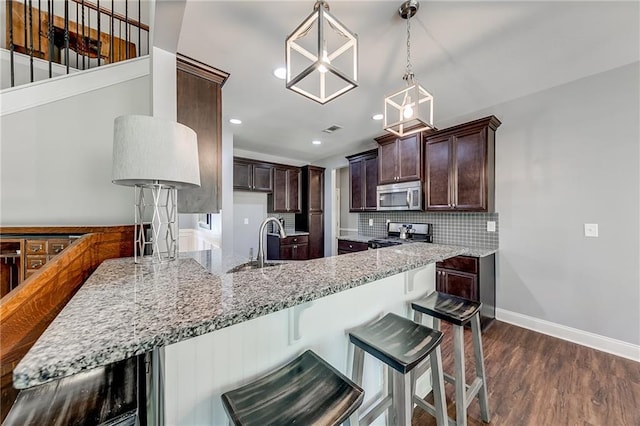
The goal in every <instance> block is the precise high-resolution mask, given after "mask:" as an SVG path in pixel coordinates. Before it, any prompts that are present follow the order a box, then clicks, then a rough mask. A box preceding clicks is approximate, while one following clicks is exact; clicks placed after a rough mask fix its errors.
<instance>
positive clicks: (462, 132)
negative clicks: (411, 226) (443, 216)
mask: <svg viewBox="0 0 640 426" xmlns="http://www.w3.org/2000/svg"><path fill="white" fill-rule="evenodd" d="M500 124H501V123H500V121H499V120H498V119H497V118H496V117H494V116H490V117H486V118H483V119H481V120H476V121H473V122H470V123H465V124H462V125H459V126H455V127H452V128H450V129H445V130H442V131H438V132H436V133H434V134H431V135H430V136H429V137H427V138H426V148H425V170H426V173H425V174H426V181H427V185H426V187H427V189H426V192H427V193H426V200H427V202H426V203H425V204H426V209H427V210H431V211H434V210H435V211H437V210H446V211H476V212H491V211H493V210H494V192H495V153H494V149H495V130H496V129H497V128H498V126H500Z"/></svg>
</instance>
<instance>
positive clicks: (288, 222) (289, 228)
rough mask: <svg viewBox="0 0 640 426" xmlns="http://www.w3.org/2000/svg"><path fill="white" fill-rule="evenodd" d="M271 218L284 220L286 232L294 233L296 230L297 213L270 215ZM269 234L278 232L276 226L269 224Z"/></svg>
mask: <svg viewBox="0 0 640 426" xmlns="http://www.w3.org/2000/svg"><path fill="white" fill-rule="evenodd" d="M269 216H275V217H277V218H278V219H280V218H282V219H284V230H285V232H294V231H295V229H296V215H295V213H269ZM268 231H269V232H276V230H275V225H274V224H272V223H270V224H269V230H268Z"/></svg>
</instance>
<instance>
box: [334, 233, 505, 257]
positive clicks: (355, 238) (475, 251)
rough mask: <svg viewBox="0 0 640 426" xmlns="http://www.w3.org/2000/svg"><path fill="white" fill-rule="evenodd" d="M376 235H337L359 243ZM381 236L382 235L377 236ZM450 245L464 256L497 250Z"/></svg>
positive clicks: (492, 252) (495, 249)
mask: <svg viewBox="0 0 640 426" xmlns="http://www.w3.org/2000/svg"><path fill="white" fill-rule="evenodd" d="M374 238H376V237H367V236H365V235H360V234H358V235H341V236H339V237H338V240H346V241H357V242H359V243H366V242H368V241H369V240H372V239H374ZM377 238H382V237H377ZM450 247H460V248H462V249H464V252H463V253H461V254H462V255H464V256H473V257H485V256H490V255H492V254H495V253H497V252H498V249H497V248H487V247H472V246H453V245H450Z"/></svg>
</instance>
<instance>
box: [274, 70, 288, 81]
mask: <svg viewBox="0 0 640 426" xmlns="http://www.w3.org/2000/svg"><path fill="white" fill-rule="evenodd" d="M273 75H275V76H276V78H279V79H280V80H284V79H285V78H287V69H286V68H284V67H280V68H276V69H275V70H273Z"/></svg>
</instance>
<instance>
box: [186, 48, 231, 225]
mask: <svg viewBox="0 0 640 426" xmlns="http://www.w3.org/2000/svg"><path fill="white" fill-rule="evenodd" d="M228 77H229V74H227V73H225V72H223V71H220V70H218V69H215V68H213V67H210V66H208V65H206V64H203V63H202V62H199V61H196V60H194V59H191V58H188V57H186V56H183V55H180V54H178V55H177V75H176V85H177V121H178V122H179V123H181V124H184V125H185V126H187V127H190V128H192V129H193V130H194V131H195V132H196V133H197V135H198V160H199V164H200V187H199V188H190V189H181V190H179V191H178V212H180V213H217V212H218V211H220V197H221V188H222V177H221V170H222V166H221V165H222V126H221V119H222V115H221V114H222V85H223V84H224V82H225V81H226V79H227V78H228Z"/></svg>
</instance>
